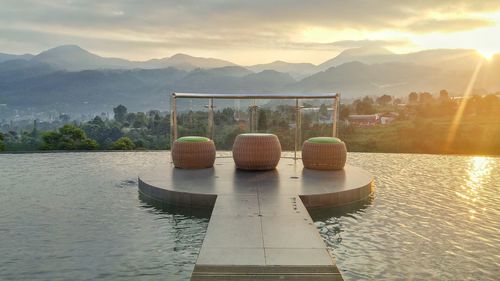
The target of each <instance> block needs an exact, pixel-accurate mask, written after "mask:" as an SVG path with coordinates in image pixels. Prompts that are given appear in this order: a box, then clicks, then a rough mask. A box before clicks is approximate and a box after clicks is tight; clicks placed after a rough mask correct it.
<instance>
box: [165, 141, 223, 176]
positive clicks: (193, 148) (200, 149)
mask: <svg viewBox="0 0 500 281" xmlns="http://www.w3.org/2000/svg"><path fill="white" fill-rule="evenodd" d="M172 161H173V162H174V166H175V167H176V168H181V169H202V168H210V167H212V166H213V165H214V162H215V144H214V142H213V141H212V140H210V139H208V138H205V137H197V136H187V137H181V138H178V139H177V140H175V142H174V144H173V146H172Z"/></svg>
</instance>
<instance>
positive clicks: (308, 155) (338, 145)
mask: <svg viewBox="0 0 500 281" xmlns="http://www.w3.org/2000/svg"><path fill="white" fill-rule="evenodd" d="M346 158H347V150H346V147H345V143H344V142H343V141H341V140H340V139H338V138H331V137H317V138H310V139H308V140H307V141H305V142H304V145H303V146H302V163H303V164H304V167H305V168H308V169H314V170H341V169H343V168H344V166H345V161H346Z"/></svg>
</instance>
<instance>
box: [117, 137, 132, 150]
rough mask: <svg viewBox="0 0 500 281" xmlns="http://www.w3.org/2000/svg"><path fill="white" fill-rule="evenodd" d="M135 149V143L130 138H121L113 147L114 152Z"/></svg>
mask: <svg viewBox="0 0 500 281" xmlns="http://www.w3.org/2000/svg"><path fill="white" fill-rule="evenodd" d="M134 148H135V144H134V142H133V141H132V140H131V139H129V138H128V137H121V138H119V139H118V140H117V141H115V142H114V143H113V144H112V145H111V149H114V150H133V149H134Z"/></svg>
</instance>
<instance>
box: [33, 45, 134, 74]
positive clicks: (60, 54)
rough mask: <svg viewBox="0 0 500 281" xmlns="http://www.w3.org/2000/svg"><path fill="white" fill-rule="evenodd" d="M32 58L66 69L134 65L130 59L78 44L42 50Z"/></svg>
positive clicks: (127, 66)
mask: <svg viewBox="0 0 500 281" xmlns="http://www.w3.org/2000/svg"><path fill="white" fill-rule="evenodd" d="M31 60H32V61H36V62H43V63H46V64H49V65H52V66H54V67H57V68H60V69H66V70H84V69H99V68H130V67H132V63H131V62H130V61H127V60H124V59H118V58H104V57H101V56H98V55H95V54H92V53H90V52H89V51H87V50H84V49H82V48H80V47H78V46H76V45H65V46H59V47H55V48H52V49H49V50H47V51H44V52H41V53H40V54H38V55H36V56H34V57H33V58H32V59H31Z"/></svg>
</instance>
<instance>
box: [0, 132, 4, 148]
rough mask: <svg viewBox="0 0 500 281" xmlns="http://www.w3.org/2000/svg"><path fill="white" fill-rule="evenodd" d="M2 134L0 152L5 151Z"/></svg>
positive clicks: (0, 134) (1, 135) (0, 135)
mask: <svg viewBox="0 0 500 281" xmlns="http://www.w3.org/2000/svg"><path fill="white" fill-rule="evenodd" d="M3 139H4V137H3V134H2V133H0V151H4V150H5V145H4V144H3Z"/></svg>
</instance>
